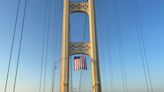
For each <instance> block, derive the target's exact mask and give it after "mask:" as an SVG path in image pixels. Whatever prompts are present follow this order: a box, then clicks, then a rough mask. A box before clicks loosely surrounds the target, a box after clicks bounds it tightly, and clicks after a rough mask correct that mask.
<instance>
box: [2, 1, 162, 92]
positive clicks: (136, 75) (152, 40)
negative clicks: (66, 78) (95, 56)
mask: <svg viewBox="0 0 164 92" xmlns="http://www.w3.org/2000/svg"><path fill="white" fill-rule="evenodd" d="M24 1H25V0H21V6H20V11H19V18H18V24H17V31H16V40H15V43H14V50H13V56H12V63H11V71H10V77H9V82H8V92H11V91H12V88H13V83H14V81H13V80H14V74H15V67H16V60H17V53H18V43H19V39H20V31H21V23H22V17H23V7H24ZM45 1H46V0H28V4H27V13H26V19H25V27H24V35H23V43H22V51H21V57H20V65H19V72H18V80H17V86H16V92H37V91H38V88H39V75H40V62H41V55H42V54H41V53H42V40H43V31H44V16H45V14H47V13H45ZM62 1H63V0H50V2H51V4H50V5H51V6H50V17H49V20H50V21H49V23H50V25H49V36H48V43H49V45H48V58H47V76H46V91H47V92H48V91H50V90H51V64H52V61H53V60H54V59H55V60H58V59H59V58H60V46H61V42H60V39H61V31H62V5H63V2H62ZM131 1H134V0H95V7H96V8H95V10H96V24H97V33H98V43H99V45H98V47H99V59H100V69H101V79H102V85H103V87H102V89H103V92H106V91H107V92H112V91H113V88H112V81H111V79H112V76H113V79H114V87H115V89H116V92H123V83H122V77H121V67H120V59H119V47H118V40H117V39H118V35H117V33H118V32H119V31H120V34H121V37H122V39H121V40H122V46H121V47H122V51H123V57H124V61H125V68H126V74H127V85H128V89H129V91H130V92H147V91H146V84H145V78H144V72H143V67H142V60H141V56H140V48H139V41H138V36H137V28H138V27H137V25H136V21H139V20H138V19H137V20H136V19H135V13H136V12H137V11H136V10H135V9H134V8H133V6H134V5H133V4H132V3H131ZM135 1H136V2H137V5H138V11H139V13H138V14H139V16H140V22H141V25H142V32H143V37H144V41H145V48H146V52H147V56H148V62H149V66H150V74H151V79H152V84H153V88H154V92H163V91H164V88H163V85H164V73H163V70H164V62H163V61H164V49H163V47H164V38H163V34H164V31H163V30H164V18H163V16H164V7H163V6H164V1H163V0H135ZM17 2H18V0H0V92H3V90H4V85H5V78H6V71H7V66H8V60H9V54H10V48H11V39H12V34H13V28H14V22H15V16H16V8H17ZM70 18H71V24H70V26H71V35H72V37H71V38H72V39H71V40H72V41H79V42H80V41H82V39H83V35H82V34H83V32H84V31H83V30H84V25H85V21H84V19H85V15H84V14H79V13H77V14H72V15H71V16H70ZM87 19H88V18H87ZM47 22H48V20H47ZM47 22H46V23H47ZM86 24H88V23H86ZM47 31H48V24H46V32H47ZM88 34H89V33H88V26H87V27H86V41H88V40H89V38H88V37H87V36H88ZM53 37H55V38H53ZM53 44H55V55H54V54H53V47H54V45H53ZM44 56H45V54H44ZM44 60H46V57H44ZM87 62H88V67H89V66H90V65H89V59H88V61H87ZM57 66H58V68H57V69H56V70H55V74H58V73H59V68H60V67H59V64H57ZM82 74H83V75H82V76H83V78H82V79H83V83H84V85H83V87H84V90H85V88H86V86H87V87H90V86H91V79H90V67H89V69H88V71H84V72H83V73H82ZM79 75H80V73H79V72H74V71H73V77H72V78H73V86H74V87H75V88H78V83H79ZM55 79H56V82H55V87H56V88H57V85H58V84H57V82H59V80H57V79H59V76H57V75H55ZM105 87H106V88H107V90H105V89H106V88H105ZM88 90H91V89H88Z"/></svg>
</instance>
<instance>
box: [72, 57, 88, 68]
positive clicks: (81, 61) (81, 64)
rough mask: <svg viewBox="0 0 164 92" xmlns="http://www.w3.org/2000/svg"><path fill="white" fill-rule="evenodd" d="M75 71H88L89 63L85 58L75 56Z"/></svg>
mask: <svg viewBox="0 0 164 92" xmlns="http://www.w3.org/2000/svg"><path fill="white" fill-rule="evenodd" d="M74 70H75V71H77V70H87V63H86V57H85V56H75V57H74Z"/></svg>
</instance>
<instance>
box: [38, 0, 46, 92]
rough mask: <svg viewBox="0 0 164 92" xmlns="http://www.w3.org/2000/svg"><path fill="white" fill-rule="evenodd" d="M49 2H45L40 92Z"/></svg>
mask: <svg viewBox="0 0 164 92" xmlns="http://www.w3.org/2000/svg"><path fill="white" fill-rule="evenodd" d="M47 2H48V0H46V4H45V16H44V29H43V43H42V57H41V68H40V70H41V71H40V82H39V92H41V86H42V73H43V60H44V49H45V40H46V19H47V14H46V13H47Z"/></svg>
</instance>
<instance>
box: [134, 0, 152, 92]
mask: <svg viewBox="0 0 164 92" xmlns="http://www.w3.org/2000/svg"><path fill="white" fill-rule="evenodd" d="M131 2H132V5H133V10H134V11H135V12H134V15H135V21H136V25H137V36H138V40H139V45H140V53H141V58H142V65H143V69H144V75H145V81H146V86H147V91H148V92H149V91H151V92H154V91H153V86H152V80H151V76H150V68H149V64H148V57H147V52H146V48H145V41H144V38H143V33H142V24H141V17H140V15H139V8H138V4H137V1H136V0H131ZM149 83H150V84H149ZM149 85H150V89H149Z"/></svg>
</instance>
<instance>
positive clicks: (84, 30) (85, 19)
mask: <svg viewBox="0 0 164 92" xmlns="http://www.w3.org/2000/svg"><path fill="white" fill-rule="evenodd" d="M86 22H87V14H85V16H84V29H83V37H82V38H83V42H86V24H87V23H86ZM84 44H85V43H84ZM81 81H82V70H81V71H80V82H79V92H81Z"/></svg>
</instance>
